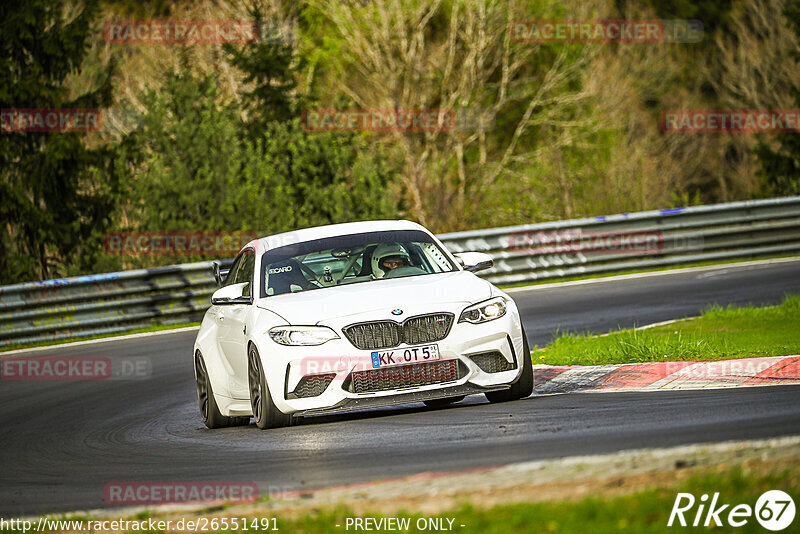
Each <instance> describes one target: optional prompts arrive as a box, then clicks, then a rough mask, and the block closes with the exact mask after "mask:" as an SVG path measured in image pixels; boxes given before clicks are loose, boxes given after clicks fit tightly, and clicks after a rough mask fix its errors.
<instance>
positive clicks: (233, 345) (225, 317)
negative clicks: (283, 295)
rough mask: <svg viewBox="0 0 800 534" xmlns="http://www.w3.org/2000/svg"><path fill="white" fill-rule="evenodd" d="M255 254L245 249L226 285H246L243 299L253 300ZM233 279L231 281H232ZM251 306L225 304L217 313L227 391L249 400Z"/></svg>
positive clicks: (236, 396)
mask: <svg viewBox="0 0 800 534" xmlns="http://www.w3.org/2000/svg"><path fill="white" fill-rule="evenodd" d="M255 258H256V255H255V251H254V250H253V249H245V250H244V251H242V253H241V255H240V258H238V259H237V265H236V267H237V270H236V272H235V273H234V272H233V271H231V273H230V275H229V277H228V279H227V280H226V281H225V282H226V285H229V284H228V282H229V281H230V284H241V283H246V285H245V287H244V289H243V291H242V296H252V290H253V275H254V273H255ZM231 275H232V278H231ZM251 310H252V304H225V305H221V306H219V309H218V311H217V318H216V321H217V332H218V339H219V344H220V349H221V351H222V357H223V358H224V359H225V362H226V365H227V367H228V368H229V369H230V374H229V375H228V376H229V381H228V387H229V388H230V391H231V393H232V394H233V396H234V397H235V398H242V399H246V398H249V396H250V393H249V387H248V383H247V318H248V316H249V315H250V313H251Z"/></svg>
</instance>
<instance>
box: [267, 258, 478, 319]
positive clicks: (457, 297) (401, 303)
mask: <svg viewBox="0 0 800 534" xmlns="http://www.w3.org/2000/svg"><path fill="white" fill-rule="evenodd" d="M492 287H493V286H492V285H491V284H490V283H489V282H487V281H486V280H482V279H480V278H478V277H477V276H475V275H474V274H472V273H470V272H466V271H457V272H452V273H440V274H429V275H422V276H412V277H406V278H396V279H384V280H373V281H371V282H361V283H356V284H351V285H344V286H334V287H327V288H321V289H313V290H310V291H304V292H300V293H291V294H286V295H276V296H272V297H267V298H263V299H259V300H258V301H257V302H256V305H257V306H258V307H259V308H263V309H265V310H270V311H272V312H275V313H277V314H278V315H280V316H281V317H283V318H284V319H286V321H288V322H289V324H297V325H309V324H329V323H330V322H331V321H333V322H335V323H339V322H340V321H337V320H336V319H345V320H346V319H348V318H349V319H352V320H353V322H355V321H356V320H361V318H360V317H359V316H363V317H368V318H370V319H373V320H377V319H393V320H403V319H405V318H407V317H412V316H414V315H418V314H422V313H431V312H436V311H451V312H453V313H456V312H457V311H460V310H461V309H463V308H464V307H466V306H467V305H469V304H472V303H474V302H480V301H482V300H486V299H488V298H490V297H491V296H492ZM392 310H402V315H399V316H395V315H393V314H392ZM345 322H346V321H345Z"/></svg>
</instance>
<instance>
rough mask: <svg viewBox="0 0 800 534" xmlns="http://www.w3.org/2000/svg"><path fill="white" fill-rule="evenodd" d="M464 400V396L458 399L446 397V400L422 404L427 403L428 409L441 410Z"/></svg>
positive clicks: (429, 401)
mask: <svg viewBox="0 0 800 534" xmlns="http://www.w3.org/2000/svg"><path fill="white" fill-rule="evenodd" d="M464 398H465V396H464V395H460V396H458V397H445V398H444V399H431V400H426V401H422V402H423V403H425V406H427V407H428V408H441V407H443V406H447V405H449V404H455V403H457V402H461V401H462V400H464Z"/></svg>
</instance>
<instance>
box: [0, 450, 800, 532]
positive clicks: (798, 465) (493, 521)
mask: <svg viewBox="0 0 800 534" xmlns="http://www.w3.org/2000/svg"><path fill="white" fill-rule="evenodd" d="M665 476H666V478H665V479H663V480H662V481H661V482H650V483H646V484H645V486H643V487H644V488H648V489H640V490H638V491H632V492H627V491H626V490H624V489H622V490H620V491H619V492H617V494H616V495H615V496H603V495H602V494H598V495H596V496H594V497H591V498H584V499H580V500H566V501H564V500H561V501H552V502H550V501H543V502H532V503H518V504H506V505H499V506H494V507H490V508H481V507H475V506H471V505H465V506H462V507H460V508H457V509H451V510H444V511H441V512H437V513H433V514H426V515H423V514H420V513H414V512H405V511H400V512H398V513H392V514H389V515H384V514H379V513H370V512H367V513H359V514H357V515H356V514H354V512H353V511H352V510H351V509H349V508H346V507H339V508H334V509H325V508H323V509H316V508H315V509H312V510H310V511H309V512H307V513H304V514H302V515H300V516H299V517H298V518H295V519H288V518H282V517H280V516H278V517H277V520H276V521H277V528H278V529H279V531H282V532H291V533H293V534H306V533H307V534H326V533H345V532H354V531H355V530H354V528H353V527H352V526H351V527H350V529H349V530H347V529H345V525H346V524H347V523H346V521H347V519H348V518H353V517H359V518H367V517H369V518H373V519H380V518H383V517H396V518H409V519H410V520H411V521H410V527H411V528H409V529H408V530H401V531H399V532H426V531H425V530H420V529H418V528H416V522H417V520H418V519H420V518H449V519H453V530H452V531H453V532H460V533H464V534H471V533H481V534H495V533H496V534H508V533H511V532H526V533H527V532H530V533H537V534H539V533H565V534H569V533H576V534H579V533H585V532H591V533H592V534H617V533H619V532H631V533H639V532H646V533H651V532H653V533H659V532H664V533H669V532H676V531H679V532H707V531H709V530H714V531H720V532H729V531H731V530H732V528H731V527H730V525H728V524H727V514H728V512H730V510H731V508H732V507H733V506H735V505H738V504H746V505H748V506H750V507H751V508H754V507H755V504H756V501H757V499H758V497H759V496H760V495H761V494H762V493H764V492H765V491H768V490H773V489H779V490H782V491H784V492H786V493H788V494H789V495H790V496H792V497H793V498H794V500H795V502H797V501H798V500H800V462H796V461H790V460H788V459H787V460H786V461H784V462H782V463H780V464H774V463H773V464H760V463H758V462H756V463H746V464H744V466H733V467H725V468H722V467H717V468H703V469H702V470H699V471H694V472H693V473H691V474H688V473H687V474H682V473H681V472H680V471H678V472H669V473H665ZM619 482H620V484H622V482H623V481H622V480H621V479H620V481H619ZM607 487H609V488H614V487H615V485H614V484H611V485H608V486H607ZM612 491H613V490H612ZM678 492H685V493H691V494H693V495H694V496H695V498H696V499H697V501H696V504H695V506H694V507H693V508H692V509H691V510H690V511H688V512H686V513H685V514H684V517H685V518H686V519H687V523H688V524H689V525H691V523H692V522H693V520H694V517H695V513H696V512H697V504H698V503H699V499H700V496H701V495H703V494H707V495H713V494H714V493H715V492H719V494H720V495H719V499H718V505H721V504H729V505H730V506H729V507H728V508H727V509H726V510H725V511H724V512H723V513H722V514H720V518H721V519H722V521H723V525H724V526H723V527H722V528H714V527H708V528H704V527H702V526H701V527H697V528H695V527H692V526H688V527H680V526H673V527H667V521H668V520H669V516H670V512H671V510H672V506H673V504H674V502H675V498H676V496H677V493H678ZM706 510H707V507H706ZM222 515H223V516H224V514H222ZM235 515H236V516H237V517H238V516H240V515H244V516H247V517H249V518H251V519H252V518H254V517H255V518H258V519H259V520H260V519H264V518H268V517H273V516H270V514H269V511H266V510H264V511H259V510H257V509H253V510H252V511H249V512H247V513H245V514H239V513H237V514H235ZM51 517H52V518H61V519H67V518H69V519H77V520H85V519H86V518H85V517H82V516H78V515H73V514H66V515H57V516H51ZM131 517H136V518H139V519H142V518H146V517H148V514H137V515H136V516H131ZM704 519H705V515H703V520H704ZM248 522H249V520H248ZM701 522H702V521H701ZM798 523H800V517H796V518H795V520H794V522H793V523H792V525H790V527H789V528H787V529H786V530H784V532H787V533H788V532H797V529H796V526H797V524H798ZM272 524H273V523H272V522H270V525H272ZM445 524H447V523H446V522H445ZM336 525H339V526H338V527H337V526H336ZM461 525H464V526H463V527H462V526H461ZM793 529H794V530H793ZM735 530H736V532H744V533H747V532H766V531H765V530H764V529H763V528H762V527H761V526H760V525H759V523H758V522H757V521H756V519H755V518H754V517H749V518H748V519H747V524H746V525H744V526H743V527H739V528H736V529H735ZM0 532H11V531H10V530H5V529H4V530H0ZM14 532H20V531H19V530H17V531H14ZM227 532H229V533H232V532H239V533H241V532H243V531H242V530H239V531H230V530H229V531H227ZM373 532H388V531H387V530H373ZM396 532H398V531H396ZM427 532H431V531H430V530H428V531H427Z"/></svg>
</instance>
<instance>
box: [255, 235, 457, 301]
mask: <svg viewBox="0 0 800 534" xmlns="http://www.w3.org/2000/svg"><path fill="white" fill-rule="evenodd" d="M456 270H457V268H456V266H455V265H454V264H453V262H452V261H450V260H449V259H448V257H447V255H446V254H445V253H444V251H442V249H441V248H440V247H439V246H438V245H437V244H436V243H435V242H434V241H433V238H432V237H431V236H430V235H428V234H426V233H425V232H422V231H419V230H400V231H391V232H368V233H363V234H352V235H345V236H337V237H329V238H325V239H318V240H315V241H306V242H304V243H298V244H296V245H289V246H285V247H279V248H276V249H273V250H270V251H269V252H266V253H265V254H264V256H263V258H262V261H261V273H262V279H263V280H264V283H263V284H262V285H261V287H262V290H261V296H262V297H266V296H272V295H282V294H285V293H297V292H300V291H308V290H310V289H320V288H323V287H331V286H340V285H345V284H356V283H360V282H370V281H373V280H381V279H385V278H405V277H408V276H421V275H426V274H434V273H444V272H450V271H456Z"/></svg>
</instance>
